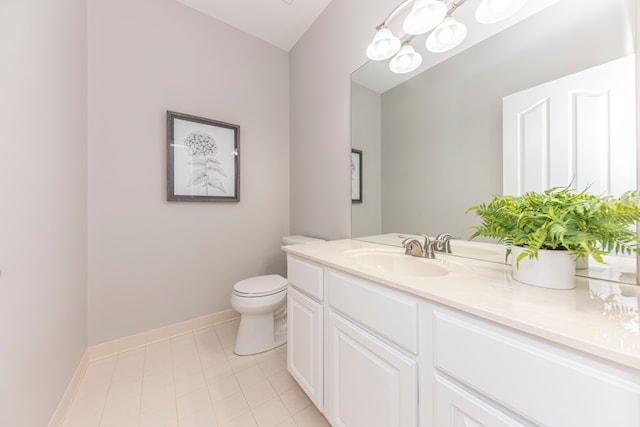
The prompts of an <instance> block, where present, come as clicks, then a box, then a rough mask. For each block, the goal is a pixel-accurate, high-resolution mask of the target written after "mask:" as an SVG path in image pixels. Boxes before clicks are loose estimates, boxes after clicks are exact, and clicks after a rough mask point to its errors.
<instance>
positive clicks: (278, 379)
mask: <svg viewBox="0 0 640 427" xmlns="http://www.w3.org/2000/svg"><path fill="white" fill-rule="evenodd" d="M269 382H270V383H271V385H272V386H273V388H274V389H275V390H276V393H278V394H282V393H284V392H286V391H288V390H291V389H292V388H293V387H295V386H296V385H298V384H297V383H296V380H294V379H293V377H292V376H291V374H289V372H288V371H282V372H279V373H277V374H275V375H272V376H270V377H269Z"/></svg>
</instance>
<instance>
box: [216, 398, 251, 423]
mask: <svg viewBox="0 0 640 427" xmlns="http://www.w3.org/2000/svg"><path fill="white" fill-rule="evenodd" d="M213 411H214V413H215V414H216V419H217V420H218V423H219V424H224V423H228V422H229V421H232V420H233V419H235V418H238V417H240V416H241V415H244V414H246V413H248V412H249V405H247V401H246V400H245V398H244V396H243V395H242V393H240V392H238V393H236V394H234V395H232V396H229V397H226V398H224V399H220V400H216V401H214V402H213Z"/></svg>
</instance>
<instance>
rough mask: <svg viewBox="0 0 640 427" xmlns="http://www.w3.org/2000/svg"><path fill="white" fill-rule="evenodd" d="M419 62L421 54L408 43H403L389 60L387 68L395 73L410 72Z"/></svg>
mask: <svg viewBox="0 0 640 427" xmlns="http://www.w3.org/2000/svg"><path fill="white" fill-rule="evenodd" d="M421 64H422V56H420V54H419V53H417V52H416V51H415V50H414V49H413V47H412V46H411V45H410V44H409V43H405V44H403V45H402V47H401V48H400V50H399V51H398V54H397V55H396V56H394V57H393V59H392V60H391V62H389V69H390V70H391V71H393V72H394V73H396V74H405V73H410V72H412V71H413V70H415V69H416V68H418V67H419V66H420V65H421Z"/></svg>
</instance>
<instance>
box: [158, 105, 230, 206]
mask: <svg viewBox="0 0 640 427" xmlns="http://www.w3.org/2000/svg"><path fill="white" fill-rule="evenodd" d="M239 144H240V126H238V125H234V124H230V123H224V122H219V121H217V120H210V119H205V118H202V117H196V116H190V115H187V114H181V113H176V112H173V111H167V200H168V201H184V202H238V201H240V153H239Z"/></svg>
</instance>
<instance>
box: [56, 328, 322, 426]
mask: <svg viewBox="0 0 640 427" xmlns="http://www.w3.org/2000/svg"><path fill="white" fill-rule="evenodd" d="M237 327H238V323H237V322H235V323H234V322H228V323H225V324H223V325H217V326H214V327H208V328H203V329H200V330H197V331H194V332H187V333H183V334H180V335H176V336H173V337H171V338H167V339H164V340H161V341H157V342H153V343H150V344H147V345H146V346H142V347H139V348H136V349H134V350H131V351H126V352H121V353H119V354H116V355H113V356H109V357H105V358H103V359H100V360H96V361H93V362H90V363H89V364H88V365H87V369H86V371H85V373H84V376H83V379H82V381H81V382H80V384H79V386H78V389H77V391H76V394H75V396H74V397H73V399H72V404H71V405H70V407H69V409H68V412H67V413H66V414H65V417H64V420H63V424H62V427H276V426H279V427H316V426H318V427H321V426H322V427H324V426H328V425H329V424H328V423H327V421H326V419H325V418H324V417H323V416H322V414H320V412H318V411H317V409H316V408H315V406H313V404H312V403H311V401H310V400H309V398H308V397H307V396H306V395H305V393H304V392H303V391H302V390H301V389H300V387H299V386H298V384H297V383H296V381H295V380H294V379H293V378H292V377H291V375H290V374H289V373H288V371H287V365H286V356H287V352H286V348H287V347H286V345H283V346H280V347H278V348H276V349H273V350H270V351H267V352H264V353H260V354H256V355H252V356H238V355H236V354H235V353H233V346H234V344H235V336H236V334H237Z"/></svg>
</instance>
